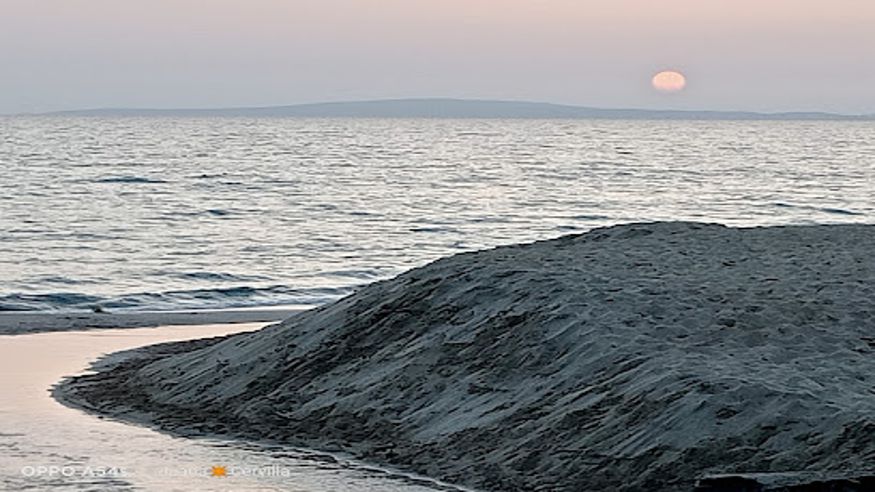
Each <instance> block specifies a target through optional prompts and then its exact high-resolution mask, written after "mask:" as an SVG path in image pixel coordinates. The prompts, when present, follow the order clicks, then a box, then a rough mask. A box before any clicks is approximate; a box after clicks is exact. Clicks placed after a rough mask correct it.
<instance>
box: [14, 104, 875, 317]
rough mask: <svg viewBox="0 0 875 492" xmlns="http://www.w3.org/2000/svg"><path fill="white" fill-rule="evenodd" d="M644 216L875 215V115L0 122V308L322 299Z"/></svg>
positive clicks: (736, 222) (799, 219)
mask: <svg viewBox="0 0 875 492" xmlns="http://www.w3.org/2000/svg"><path fill="white" fill-rule="evenodd" d="M657 220H687V221H704V222H718V223H722V224H726V225H731V226H770V225H781V224H822V223H847V222H870V223H871V222H873V220H875V122H837V121H799V122H794V121H759V122H751V121H644V120H634V121H614V120H501V119H494V120H476V119H465V120H452V119H330V118H324V119H298V118H286V119H284V118H261V119H256V118H230V117H229V118H223V117H212V118H202V119H197V118H175V117H147V118H137V117H67V116H52V117H38V116H22V117H3V118H0V311H57V312H61V311H84V310H89V309H94V308H95V307H96V306H100V307H101V308H102V309H104V310H113V311H144V310H145V311H155V310H189V309H227V308H258V307H267V306H313V305H318V304H322V303H325V302H328V301H331V300H333V299H337V298H339V297H342V296H344V295H347V294H349V293H351V292H353V291H354V290H356V289H357V288H359V287H361V286H362V285H365V284H368V283H370V282H374V281H376V280H379V279H384V278H388V277H391V276H393V275H395V274H397V273H399V272H402V271H404V270H407V269H410V268H413V267H417V266H421V265H424V264H426V263H428V262H430V261H433V260H435V259H437V258H440V257H443V256H447V255H452V254H455V253H460V252H464V251H472V250H477V249H482V248H490V247H494V246H498V245H503V244H511V243H520V242H528V241H534V240H540V239H549V238H555V237H559V236H562V235H566V234H580V233H582V232H585V231H587V230H590V229H593V228H596V227H603V226H609V225H613V224H619V223H628V222H647V221H657Z"/></svg>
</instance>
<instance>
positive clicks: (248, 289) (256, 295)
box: [0, 285, 358, 311]
mask: <svg viewBox="0 0 875 492" xmlns="http://www.w3.org/2000/svg"><path fill="white" fill-rule="evenodd" d="M357 287H358V286H344V287H316V288H294V287H288V286H285V285H274V286H268V287H252V286H237V287H227V288H217V289H193V290H171V291H165V292H141V293H133V294H125V295H121V296H116V297H101V296H95V295H86V294H78V293H72V292H52V293H44V294H25V293H13V294H8V295H4V296H0V311H86V310H92V309H94V308H96V307H98V306H99V307H100V308H101V309H105V310H124V311H174V310H188V309H231V308H250V307H267V306H316V305H320V304H324V303H326V302H329V301H332V300H335V299H338V298H340V297H343V296H346V295H348V294H351V293H352V292H354V291H355V290H356V289H357Z"/></svg>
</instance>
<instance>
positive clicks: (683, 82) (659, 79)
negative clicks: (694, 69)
mask: <svg viewBox="0 0 875 492" xmlns="http://www.w3.org/2000/svg"><path fill="white" fill-rule="evenodd" d="M652 84H653V88H654V89H656V90H658V91H660V92H680V91H682V90H684V87H686V86H687V78H686V77H684V74H682V73H680V72H676V71H674V70H666V71H664V72H659V73H658V74H656V75H654V76H653V80H652Z"/></svg>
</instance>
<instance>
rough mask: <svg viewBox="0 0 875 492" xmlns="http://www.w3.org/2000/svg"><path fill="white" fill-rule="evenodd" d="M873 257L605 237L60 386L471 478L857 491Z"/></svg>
mask: <svg viewBox="0 0 875 492" xmlns="http://www.w3.org/2000/svg"><path fill="white" fill-rule="evenodd" d="M873 246H875V226H866V225H829V226H826V225H824V226H794V227H776V228H754V229H733V228H727V227H723V226H720V225H709V224H695V223H655V224H631V225H623V226H616V227H611V228H603V229H596V230H593V231H590V232H588V233H585V234H582V235H575V236H567V237H563V238H559V239H556V240H551V241H542V242H537V243H532V244H525V245H517V246H507V247H500V248H496V249H492V250H488V251H481V252H475V253H466V254H460V255H456V256H453V257H449V258H445V259H441V260H439V261H436V262H434V263H431V264H429V265H427V266H425V267H422V268H418V269H415V270H411V271H409V272H407V273H404V274H402V275H400V276H398V277H396V278H394V279H391V280H387V281H382V282H378V283H375V284H372V285H370V286H368V287H366V288H364V289H362V290H360V291H359V292H357V293H356V294H354V295H351V296H349V297H347V298H344V299H342V300H340V301H337V302H335V303H333V304H329V305H326V306H323V307H320V308H317V309H314V310H310V311H307V312H304V313H301V314H299V315H296V316H294V317H292V318H290V319H288V320H287V321H285V322H283V323H281V324H278V325H273V326H270V327H267V328H265V329H263V330H261V331H258V332H254V333H247V334H240V335H235V336H230V337H227V338H224V339H220V340H217V341H206V342H188V343H180V344H170V345H163V346H158V347H155V348H152V349H146V350H144V351H143V352H142V353H141V354H140V355H139V356H138V357H128V358H124V359H123V361H122V362H119V363H117V364H104V366H103V367H101V371H100V372H98V373H97V374H94V375H88V376H83V377H78V378H75V379H73V380H69V381H67V382H66V383H65V384H64V385H62V386H61V388H60V389H59V390H58V395H59V396H61V397H62V398H64V399H66V400H67V401H69V402H72V403H75V404H79V405H82V406H86V407H88V408H90V409H92V410H94V411H99V412H101V413H104V414H109V415H113V416H116V417H119V418H123V419H129V420H135V421H139V422H144V423H149V424H152V425H156V426H158V427H160V428H163V429H166V430H171V431H175V432H179V433H183V434H203V433H221V434H229V435H235V436H241V437H248V438H266V439H274V440H279V441H282V442H287V443H289V444H293V445H300V446H306V447H311V448H317V449H322V450H327V451H332V450H336V451H345V452H349V453H352V454H354V455H356V456H358V457H361V458H364V459H366V460H369V461H371V462H374V463H380V464H386V465H391V466H394V467H398V468H402V469H407V470H410V471H415V472H418V473H422V474H425V475H429V476H432V477H435V478H439V479H442V480H445V481H449V482H452V483H457V484H461V485H465V486H470V487H472V488H477V489H482V490H507V491H530V490H531V491H534V490H539V491H554V490H555V491H581V490H690V489H692V488H694V487H695V485H696V482H697V480H698V479H700V478H703V477H706V476H709V475H721V474H751V476H755V475H753V474H762V475H761V476H763V477H769V476H774V477H780V478H781V480H779V481H778V483H781V484H783V485H782V487H790V486H793V485H799V484H802V483H806V480H809V478H806V477H812V476H816V477H817V480H820V481H823V480H827V481H828V480H830V477H842V478H843V479H848V478H850V479H851V480H850V482H853V479H854V478H857V477H864V476H868V475H872V474H873V471H872V470H873V469H875V257H873V252H875V248H873ZM766 481H767V480H766ZM717 482H719V480H717V481H716V482H714V483H717ZM869 483H871V482H869ZM706 485H707V484H706ZM715 490H716V489H715ZM751 490H754V489H751ZM764 490H771V489H769V488H768V487H766V488H765V489H764ZM782 490H789V489H782ZM847 490H851V489H847ZM861 490H862V489H861Z"/></svg>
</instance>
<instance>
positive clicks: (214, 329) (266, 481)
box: [0, 323, 454, 492]
mask: <svg viewBox="0 0 875 492" xmlns="http://www.w3.org/2000/svg"><path fill="white" fill-rule="evenodd" d="M263 325H264V324H263V323H258V324H251V323H250V324H234V325H210V326H173V327H157V328H147V329H114V330H91V331H84V332H83V331H68V332H63V333H38V334H30V335H19V336H0V490H10V491H11V490H61V491H63V490H70V491H74V490H75V491H82V490H100V491H132V490H146V491H152V490H154V491H161V492H164V491H172V490H179V491H190V490H234V491H237V490H259V491H263V490H277V491H280V490H281V491H296V492H305V491H306V492H314V491H319V492H330V491H332V492H333V491H350V492H366V491H370V490H378V491H386V492H428V491H435V490H454V489H451V488H448V487H442V486H440V485H437V484H435V483H434V482H431V481H429V480H427V479H420V478H415V477H410V476H404V475H401V474H396V473H393V472H389V471H385V470H383V469H379V468H376V467H373V466H369V465H366V464H362V463H359V462H355V461H352V460H348V459H344V458H342V457H340V456H336V455H328V454H325V453H320V452H314V451H307V450H303V449H295V448H289V447H286V446H280V445H276V444H268V443H260V444H259V443H247V442H244V441H236V442H229V441H226V440H221V439H215V438H208V437H207V438H201V439H185V438H177V437H171V436H169V435H167V434H163V433H160V432H156V431H153V430H150V429H148V428H145V427H139V426H135V425H130V424H126V423H122V422H118V421H113V420H109V419H102V418H98V417H97V416H94V415H93V414H89V413H85V412H83V411H81V410H79V409H74V408H70V407H68V406H64V405H62V404H60V403H59V402H58V401H57V400H55V399H54V398H52V397H51V394H50V390H51V387H52V386H53V385H55V384H56V383H58V381H59V380H60V379H61V378H63V377H65V376H69V375H73V374H79V373H81V372H82V371H84V370H86V369H87V368H88V366H89V363H90V362H91V361H93V360H94V359H96V358H97V357H99V356H101V355H105V354H108V353H115V354H116V355H113V356H112V358H113V359H115V360H118V358H120V357H122V356H124V354H125V352H122V353H121V354H119V353H118V352H117V351H120V350H121V351H124V350H127V349H133V348H136V347H141V346H143V345H149V344H153V343H161V342H171V341H180V340H189V339H198V338H202V337H216V336H224V335H227V334H231V333H239V332H245V331H252V330H257V329H259V328H261V327H262V326H263ZM213 466H222V467H225V468H226V469H227V473H228V475H229V476H225V477H218V476H211V475H210V473H211V472H212V467H213ZM40 467H44V468H43V469H41V468H40ZM48 469H52V470H51V471H49V470H48Z"/></svg>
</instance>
